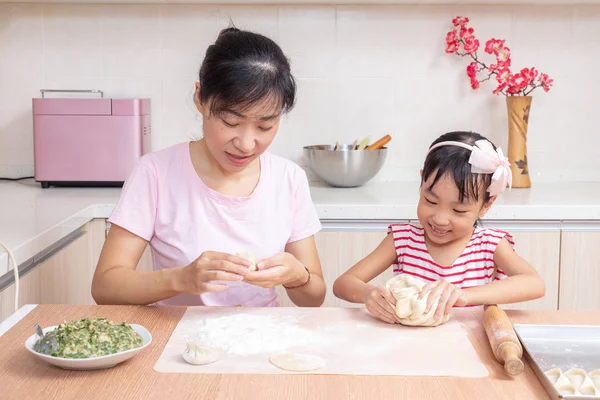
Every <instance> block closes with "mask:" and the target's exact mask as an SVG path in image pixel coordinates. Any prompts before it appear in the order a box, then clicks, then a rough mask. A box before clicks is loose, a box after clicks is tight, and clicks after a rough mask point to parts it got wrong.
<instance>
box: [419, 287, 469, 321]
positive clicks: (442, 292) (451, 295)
mask: <svg viewBox="0 0 600 400" xmlns="http://www.w3.org/2000/svg"><path fill="white" fill-rule="evenodd" d="M427 293H429V297H428V298H427V307H425V312H426V313H427V312H429V310H431V306H432V305H433V303H434V302H435V300H437V299H439V302H438V306H437V309H436V310H435V313H434V318H436V319H437V318H440V317H441V316H442V315H444V316H445V315H449V314H450V310H452V307H453V306H455V305H457V306H459V307H462V306H466V305H467V304H469V299H468V298H467V295H466V293H465V292H464V291H463V290H462V289H460V288H459V287H457V286H454V285H453V284H451V283H450V282H446V281H443V280H440V281H435V282H430V283H428V284H427V285H425V286H423V289H422V290H421V293H420V294H419V299H422V298H423V297H425V295H426V294H427Z"/></svg>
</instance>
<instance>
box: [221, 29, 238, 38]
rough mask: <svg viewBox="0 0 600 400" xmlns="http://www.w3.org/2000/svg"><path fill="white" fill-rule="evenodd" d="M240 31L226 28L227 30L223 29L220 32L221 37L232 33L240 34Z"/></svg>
mask: <svg viewBox="0 0 600 400" xmlns="http://www.w3.org/2000/svg"><path fill="white" fill-rule="evenodd" d="M239 31H240V30H239V29H238V28H234V27H231V28H225V29H221V32H219V36H221V35H223V34H225V33H230V32H239Z"/></svg>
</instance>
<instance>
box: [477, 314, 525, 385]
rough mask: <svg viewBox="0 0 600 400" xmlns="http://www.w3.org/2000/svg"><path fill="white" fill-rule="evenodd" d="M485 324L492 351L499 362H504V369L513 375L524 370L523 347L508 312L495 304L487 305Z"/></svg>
mask: <svg viewBox="0 0 600 400" xmlns="http://www.w3.org/2000/svg"><path fill="white" fill-rule="evenodd" d="M483 326H484V328H485V334H486V335H487V337H488V340H489V342H490V346H491V347H492V352H493V353H494V356H495V357H496V359H497V360H498V362H500V363H502V364H504V370H505V371H506V372H507V373H508V374H509V375H511V376H516V375H519V374H520V373H521V372H523V368H524V365H523V361H522V360H521V357H522V356H523V347H522V346H521V342H519V338H518V337H517V334H516V333H515V330H514V329H513V327H512V324H511V323H510V320H509V319H508V316H507V315H506V312H504V310H502V309H501V308H499V307H498V306H497V305H495V304H492V305H487V306H485V307H484V308H483Z"/></svg>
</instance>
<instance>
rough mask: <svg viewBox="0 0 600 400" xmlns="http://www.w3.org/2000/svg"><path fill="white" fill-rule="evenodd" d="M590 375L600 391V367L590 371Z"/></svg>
mask: <svg viewBox="0 0 600 400" xmlns="http://www.w3.org/2000/svg"><path fill="white" fill-rule="evenodd" d="M588 377H589V378H590V379H591V380H592V382H594V386H596V389H598V391H599V392H600V369H595V370H593V371H590V372H589V373H588Z"/></svg>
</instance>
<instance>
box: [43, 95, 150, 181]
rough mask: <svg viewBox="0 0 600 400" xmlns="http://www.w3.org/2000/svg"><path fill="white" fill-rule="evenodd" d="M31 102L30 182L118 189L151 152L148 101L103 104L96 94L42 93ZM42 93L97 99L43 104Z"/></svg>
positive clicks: (56, 100) (105, 101) (49, 100)
mask: <svg viewBox="0 0 600 400" xmlns="http://www.w3.org/2000/svg"><path fill="white" fill-rule="evenodd" d="M41 92H42V97H41V98H34V99H33V150H34V173H35V180H36V181H38V182H41V185H42V187H43V188H48V187H49V186H50V185H55V186H117V187H119V186H122V185H123V182H124V181H125V180H126V179H127V177H128V176H129V174H130V173H131V172H132V170H133V168H134V166H135V165H136V163H137V162H138V160H139V159H140V157H141V156H142V155H143V154H145V153H146V152H149V151H150V133H151V127H150V99H106V98H104V94H103V92H102V91H100V90H47V89H43V90H41ZM46 92H60V93H73V92H75V93H77V92H85V93H99V94H100V98H44V93H46Z"/></svg>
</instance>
